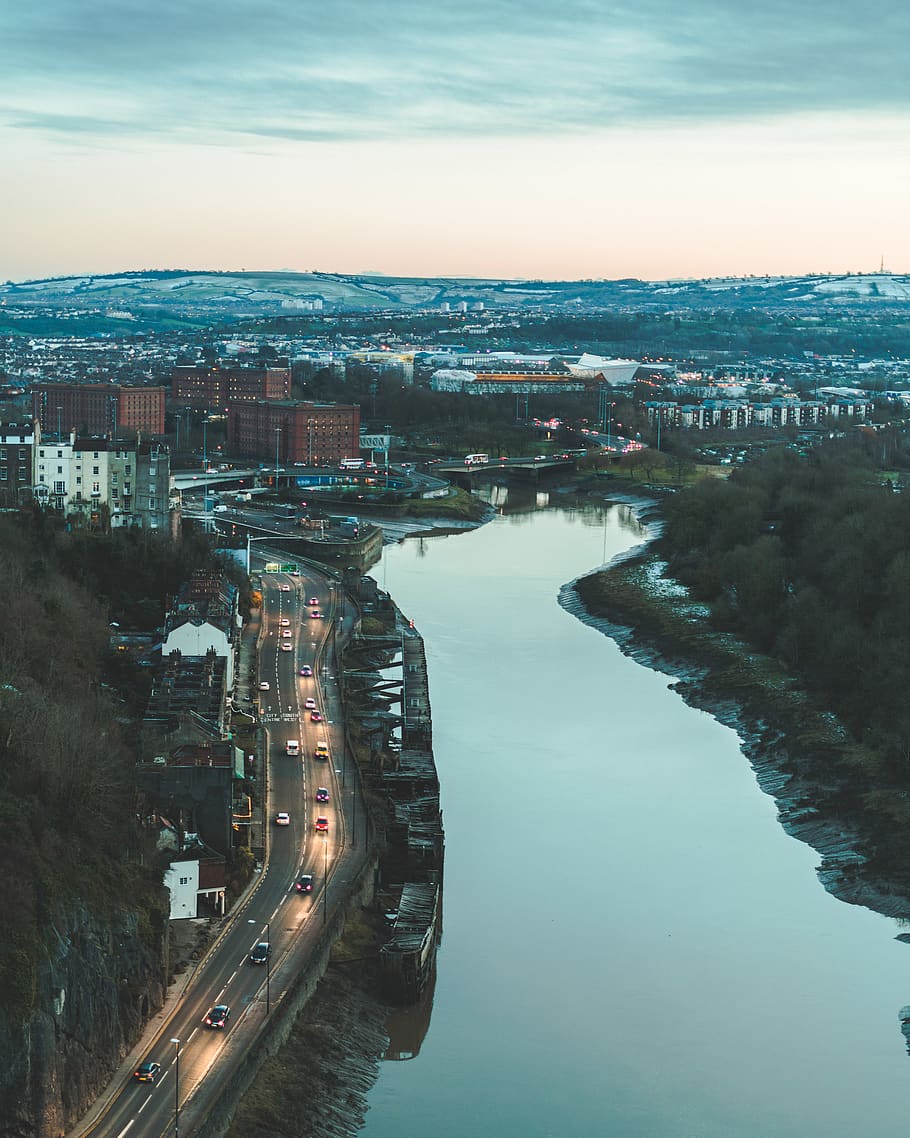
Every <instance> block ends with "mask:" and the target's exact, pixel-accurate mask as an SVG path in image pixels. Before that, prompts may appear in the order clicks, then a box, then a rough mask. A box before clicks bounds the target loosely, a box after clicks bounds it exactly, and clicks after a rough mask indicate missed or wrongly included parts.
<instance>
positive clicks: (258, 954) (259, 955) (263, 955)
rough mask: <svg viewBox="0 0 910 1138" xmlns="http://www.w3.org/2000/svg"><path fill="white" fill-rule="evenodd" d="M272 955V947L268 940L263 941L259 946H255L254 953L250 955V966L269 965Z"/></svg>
mask: <svg viewBox="0 0 910 1138" xmlns="http://www.w3.org/2000/svg"><path fill="white" fill-rule="evenodd" d="M271 955H272V946H271V945H270V944H269V942H268V941H267V940H261V941H260V942H259V943H258V944H255V945H253V951H252V952H251V953H250V964H267V963H268V961H269V957H270V956H271Z"/></svg>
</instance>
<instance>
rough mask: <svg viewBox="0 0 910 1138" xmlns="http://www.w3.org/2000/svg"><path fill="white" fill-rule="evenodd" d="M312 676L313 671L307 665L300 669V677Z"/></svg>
mask: <svg viewBox="0 0 910 1138" xmlns="http://www.w3.org/2000/svg"><path fill="white" fill-rule="evenodd" d="M312 674H313V669H312V668H311V667H310V665H309V664H304V665H303V667H302V668H301V669H300V675H301V676H312Z"/></svg>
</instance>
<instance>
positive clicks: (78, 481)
mask: <svg viewBox="0 0 910 1138" xmlns="http://www.w3.org/2000/svg"><path fill="white" fill-rule="evenodd" d="M76 485H77V486H81V485H82V479H81V478H80V477H79V476H78V475H77V476H76Z"/></svg>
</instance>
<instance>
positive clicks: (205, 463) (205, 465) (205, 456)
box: [202, 411, 209, 495]
mask: <svg viewBox="0 0 910 1138" xmlns="http://www.w3.org/2000/svg"><path fill="white" fill-rule="evenodd" d="M208 425H209V413H208V411H206V412H204V414H203V416H202V473H203V474H208V472H209V451H208V436H207V434H206V428H207V427H208ZM204 494H205V490H204V489H203V495H204Z"/></svg>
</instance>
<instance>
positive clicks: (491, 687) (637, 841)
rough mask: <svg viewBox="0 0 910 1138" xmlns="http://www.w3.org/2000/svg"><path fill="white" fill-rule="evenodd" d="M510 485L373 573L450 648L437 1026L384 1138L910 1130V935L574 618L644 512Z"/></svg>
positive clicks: (440, 702)
mask: <svg viewBox="0 0 910 1138" xmlns="http://www.w3.org/2000/svg"><path fill="white" fill-rule="evenodd" d="M493 493H494V495H495V497H494V501H495V502H496V503H497V504H498V506H499V508H500V510H501V512H500V513H499V514H498V515H497V516H496V518H495V520H493V521H492V522H491V523H489V524H487V525H485V526H483V527H481V528H480V529H478V530H475V531H472V532H469V533H464V534H459V535H457V536H448V537H422V538H414V539H409V540H407V541H404V542H403V543H401V544H400V545H395V546H388V547H387V548H386V550H385V552H384V554H383V560H382V562H381V563H380V564H379V565H377V566H376V567H375V568H374V570H373V573H374V575H375V576H376V577H377V579H378V580H379V582H380V584H381V585H382V586H383V587H384V588H386V589H387V590H388V591H389V592H390V593H391V594H392V596H393V597H394V599H395V601H396V603H397V604H398V605H399V607H400V608H401V609H402V611H403V612H404V613H405V615H406V616H409V617H412V618H413V619H414V621H415V623H416V626H417V627H418V629H419V630H420V632H421V633H422V634H423V636H424V638H425V642H426V650H427V658H428V664H429V673H430V694H431V702H432V709H433V724H434V744H435V753H436V762H437V766H438V769H439V776H440V781H441V784H442V795H443V810H444V820H445V827H446V877H445V913H444V917H445V924H444V935H443V940H442V944H441V947H440V951H439V958H438V975H437V981H436V987H435V993H434V997H433V1006H432V1017H431V1019H430V1021H429V1030H428V1031H427V1033H426V1037H425V1038H424V1039H423V1040H422V1042H420V1040H419V1035H420V1032H421V1030H422V1028H421V1025H420V1012H419V1011H418V1012H416V1013H414V1018H413V1020H412V1022H411V1031H412V1035H413V1036H414V1037H415V1038H416V1039H417V1042H416V1043H415V1042H413V1041H412V1042H411V1043H410V1044H408V1046H409V1047H410V1049H411V1050H413V1051H417V1054H416V1055H415V1057H414V1058H412V1059H410V1060H409V1061H407V1062H386V1063H383V1064H382V1066H381V1069H380V1074H379V1079H378V1081H377V1083H376V1085H375V1087H374V1088H373V1090H372V1092H371V1095H370V1100H369V1111H368V1114H367V1119H366V1123H365V1126H364V1128H363V1129H362V1131H361V1134H363V1135H364V1136H365V1138H468V1136H471V1138H596V1136H599V1135H607V1136H610V1138H822V1136H824V1138H892V1136H894V1138H896V1136H897V1135H901V1138H903V1136H904V1135H905V1134H906V1130H907V1125H908V1122H907V1117H908V1110H910V1081H908V1077H910V1059H908V1056H907V1054H906V1050H905V1046H904V1040H903V1037H902V1035H901V1033H900V1028H899V1022H898V1012H899V1010H900V1008H901V1007H902V1006H903V1005H905V1004H908V1003H910V947H908V946H907V945H904V944H902V943H899V942H898V941H896V940H895V939H894V938H895V936H896V935H897V934H898V933H899V932H900V931H901V929H900V928H899V927H898V925H897V923H896V922H895V921H893V920H891V919H888V918H885V917H882V916H879V915H877V914H875V913H872V912H869V911H868V910H865V909H860V908H857V907H854V906H849V905H846V904H843V903H841V902H839V901H837V900H835V899H834V898H833V897H831V896H830V895H829V894H827V893H826V892H825V891H824V889H823V888H822V886H821V884H820V883H819V881H818V879H817V877H816V875H815V866H816V865H817V864H818V860H819V859H818V856H817V855H816V854H815V853H814V851H813V850H811V849H810V848H809V847H807V846H805V845H803V844H801V843H800V842H798V841H796V840H794V839H793V838H790V837H789V836H788V835H787V834H785V833H784V831H783V830H782V829H781V827H780V825H779V824H778V822H777V818H776V811H775V807H774V802H773V800H772V799H771V798H769V797H767V796H766V795H765V794H763V793H762V792H761V790H760V789H759V788H758V786H757V784H756V781H755V778H754V775H753V773H752V771H751V769H750V767H749V765H748V762H747V761H746V759H745V758H744V757H743V755H742V753H741V751H740V749H739V745H738V740H737V737H736V735H735V734H734V733H733V732H732V731H731V730H730V729H728V728H726V727H724V726H722V725H720V724H718V723H717V722H716V721H715V720H714V719H713V718H711V717H710V716H709V715H707V714H705V713H704V712H701V711H697V710H693V709H692V708H689V707H687V706H686V705H685V704H684V703H683V702H682V700H681V699H680V698H679V696H678V695H677V694H676V693H675V692H674V691H673V690H671V686H670V685H671V684H672V677H667V676H664V675H661V674H659V673H657V672H654V671H651V670H648V669H646V668H644V667H641V666H640V665H638V664H636V663H634V662H633V661H632V660H630V659H628V658H627V657H624V656H623V655H622V654H621V653H620V652H619V650H618V648H617V647H616V645H615V644H614V643H613V642H612V641H611V640H610V639H609V638H608V637H606V636H604V635H603V634H601V633H600V632H598V631H597V630H595V629H593V628H591V627H589V626H587V625H585V624H583V623H581V622H580V621H578V620H576V619H575V618H574V617H572V616H571V615H570V614H569V613H567V612H566V611H565V610H564V609H563V608H562V607H561V606H560V605H559V603H558V594H559V590H560V588H561V586H562V585H563V584H565V583H566V582H567V581H571V580H572V579H573V578H575V577H577V576H579V575H582V574H584V573H586V572H587V571H589V570H590V569H592V568H594V567H596V566H598V565H600V564H602V563H603V562H604V561H605V560H608V559H609V558H611V557H612V556H613V555H615V554H616V553H618V552H621V551H622V550H624V549H627V548H628V547H629V546H631V545H633V544H636V543H637V542H638V541H640V540H641V530H640V527H639V525H638V522H637V521H636V519H635V517H634V516H633V515H632V513H631V512H630V510H629V509H628V508H626V507H619V506H611V507H606V508H601V507H600V506H592V507H589V508H586V509H584V510H578V509H569V508H565V507H562V506H550V507H547V503H546V497H545V496H542V497H540V498H538V500H537V501H536V502H531V503H530V507H532V508H528V507H529V503H527V502H525V503H524V504H523V505H524V508H523V509H521V510H519V512H510V507H511V505H512V504H513V503H514V499H512V500H510V499H509V496H508V495H507V494H506V492H505V491H503V490H494V492H493ZM535 506H536V507H537V508H533V507H535ZM397 1030H398V1028H397V1027H396V1032H397ZM418 1048H419V1050H418ZM405 1049H406V1048H405Z"/></svg>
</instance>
